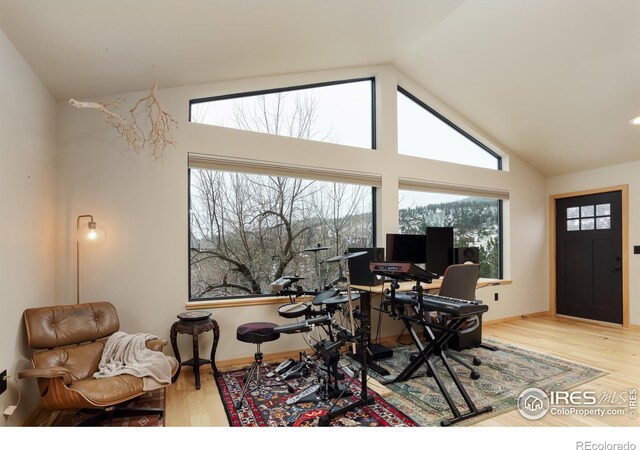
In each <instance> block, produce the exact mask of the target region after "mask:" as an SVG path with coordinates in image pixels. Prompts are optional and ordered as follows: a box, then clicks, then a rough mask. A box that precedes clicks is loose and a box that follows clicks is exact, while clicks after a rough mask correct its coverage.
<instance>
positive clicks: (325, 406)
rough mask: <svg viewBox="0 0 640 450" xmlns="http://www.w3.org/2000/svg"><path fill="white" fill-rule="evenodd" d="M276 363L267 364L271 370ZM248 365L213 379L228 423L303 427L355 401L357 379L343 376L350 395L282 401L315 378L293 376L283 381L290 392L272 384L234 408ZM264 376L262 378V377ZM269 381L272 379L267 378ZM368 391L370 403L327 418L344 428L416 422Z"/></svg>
mask: <svg viewBox="0 0 640 450" xmlns="http://www.w3.org/2000/svg"><path fill="white" fill-rule="evenodd" d="M274 367H276V365H273V366H270V369H273V368H274ZM270 369H266V368H263V370H262V372H261V377H264V376H266V374H267V373H268V372H269V370H270ZM247 370H248V367H245V368H243V369H240V370H231V371H228V372H223V373H221V375H220V376H219V377H218V378H217V379H216V382H217V384H218V389H219V390H220V396H221V397H222V401H223V404H224V407H225V411H226V412H227V418H228V419H229V424H230V425H231V426H233V427H286V426H292V427H305V426H316V425H317V424H318V418H319V417H320V416H322V415H324V414H326V412H327V410H329V408H331V407H332V405H333V404H334V403H335V408H336V409H338V408H341V407H343V406H345V405H347V404H350V403H353V402H355V401H357V400H358V399H359V398H360V397H359V396H360V392H361V391H362V389H361V386H362V385H361V384H360V381H359V380H355V379H353V378H349V377H345V379H344V380H343V381H341V382H340V383H341V384H342V385H343V386H345V385H346V386H347V387H348V389H349V390H351V391H352V393H353V395H352V396H349V397H345V398H341V399H339V400H338V401H337V402H336V401H335V400H332V401H330V402H329V401H326V402H305V403H298V404H294V405H287V404H286V400H287V399H288V398H290V397H292V396H294V395H296V393H298V392H301V391H303V390H304V389H305V388H306V387H308V386H310V385H313V384H315V378H313V377H307V378H294V379H291V380H287V382H288V383H289V384H290V385H291V386H292V387H293V388H294V389H295V392H294V393H293V394H290V393H289V392H288V391H287V388H286V387H285V386H274V387H268V388H263V389H259V390H255V391H253V392H252V393H250V394H248V395H247V396H246V401H243V402H242V406H241V408H240V409H237V408H236V407H235V403H236V401H237V399H239V398H240V395H241V393H242V388H243V387H244V377H245V374H246V373H247ZM263 379H264V378H263ZM269 382H273V381H272V380H269ZM368 392H369V394H370V395H372V396H373V397H374V399H375V402H374V403H373V404H372V405H371V406H367V407H364V408H356V409H354V410H352V411H349V412H347V413H346V414H343V415H341V416H339V417H336V418H334V419H333V420H332V421H331V424H330V425H331V426H334V427H348V426H364V427H389V426H391V427H412V426H416V425H417V424H416V423H415V422H414V421H413V420H411V419H410V418H409V417H407V416H406V414H404V413H403V412H402V411H400V410H399V409H398V408H396V407H394V406H393V405H391V404H390V403H388V402H387V401H385V400H384V399H383V398H382V397H380V396H379V395H378V394H376V393H375V392H373V391H372V390H371V389H369V390H368Z"/></svg>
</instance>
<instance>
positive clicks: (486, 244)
mask: <svg viewBox="0 0 640 450" xmlns="http://www.w3.org/2000/svg"><path fill="white" fill-rule="evenodd" d="M501 203H502V201H501V200H496V199H493V198H484V197H474V196H463V195H449V194H438V193H431V192H417V191H405V190H401V191H400V232H401V233H405V234H422V233H424V232H425V229H426V227H427V226H433V227H453V228H454V230H453V238H454V246H455V247H479V248H480V276H482V277H485V278H501V277H502V269H501V266H502V251H501V248H500V245H501V240H502V239H501V236H502V230H501V224H502V220H501V214H502V204H501Z"/></svg>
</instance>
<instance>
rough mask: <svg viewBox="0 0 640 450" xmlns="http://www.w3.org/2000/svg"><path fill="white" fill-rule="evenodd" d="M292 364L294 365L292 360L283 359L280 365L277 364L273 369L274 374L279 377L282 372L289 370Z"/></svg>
mask: <svg viewBox="0 0 640 450" xmlns="http://www.w3.org/2000/svg"><path fill="white" fill-rule="evenodd" d="M293 364H295V361H294V360H293V359H291V358H289V359H285V360H284V361H282V362H281V363H280V364H278V367H276V368H275V372H276V373H277V374H279V375H282V374H283V373H284V372H286V371H287V370H288V369H290V368H291V366H292V365H293Z"/></svg>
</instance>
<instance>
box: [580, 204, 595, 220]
mask: <svg viewBox="0 0 640 450" xmlns="http://www.w3.org/2000/svg"><path fill="white" fill-rule="evenodd" d="M580 215H581V217H593V205H589V206H583V207H582V208H580Z"/></svg>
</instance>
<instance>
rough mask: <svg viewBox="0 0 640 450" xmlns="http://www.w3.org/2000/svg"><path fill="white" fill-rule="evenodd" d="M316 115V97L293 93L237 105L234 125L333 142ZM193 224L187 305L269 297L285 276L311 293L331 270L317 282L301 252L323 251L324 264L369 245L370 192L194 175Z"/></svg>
mask: <svg viewBox="0 0 640 450" xmlns="http://www.w3.org/2000/svg"><path fill="white" fill-rule="evenodd" d="M204 107H208V105H206V106H205V105H203V108H204ZM204 114H206V111H205V112H203V111H200V112H198V110H196V111H195V113H193V114H192V120H198V118H200V117H203V116H204ZM317 114H318V99H317V98H315V97H314V96H313V95H310V94H309V93H305V92H291V93H277V94H269V95H268V96H267V95H261V96H256V97H251V98H241V99H238V100H237V101H235V102H234V104H233V114H232V116H231V120H233V121H234V125H235V127H236V128H241V129H245V130H251V131H259V132H263V133H270V134H286V135H289V136H291V137H299V138H313V139H316V140H324V139H327V140H331V139H335V136H334V135H333V132H332V130H331V129H326V128H324V129H322V128H320V127H318V126H317V123H318V118H317ZM190 217H191V218H190V220H191V228H190V230H191V236H190V258H191V261H190V263H191V296H192V298H212V297H228V296H237V295H260V294H266V293H269V292H270V291H269V284H270V283H271V282H272V281H274V280H275V279H277V278H279V277H281V276H283V275H301V276H304V277H306V278H307V279H306V280H305V282H304V285H305V286H306V287H307V288H309V289H312V288H313V287H315V286H318V285H319V284H323V283H326V282H327V280H328V279H330V278H332V277H333V274H332V271H334V270H335V269H336V268H335V267H328V266H327V265H323V270H322V271H321V273H320V277H321V279H320V280H318V277H317V275H316V273H315V268H314V255H313V254H312V253H310V252H303V249H304V248H307V247H312V246H315V245H316V244H318V243H320V244H322V245H325V246H328V247H330V248H331V250H327V252H328V254H326V255H323V257H327V256H333V255H335V254H340V253H342V252H343V251H344V250H346V248H347V247H349V246H367V245H371V240H372V196H371V188H370V187H366V186H358V185H351V184H345V183H335V182H325V181H315V180H303V179H298V178H291V177H280V176H266V175H256V174H247V173H232V172H223V171H210V170H201V169H192V170H191V211H190Z"/></svg>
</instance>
